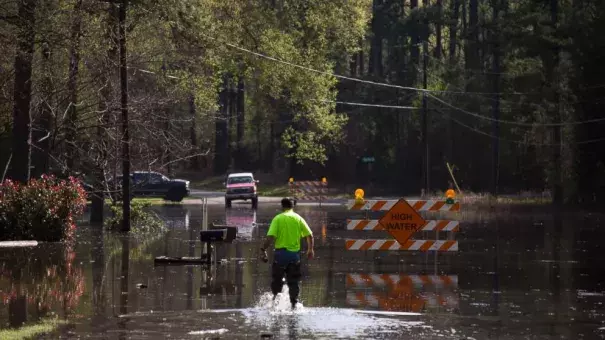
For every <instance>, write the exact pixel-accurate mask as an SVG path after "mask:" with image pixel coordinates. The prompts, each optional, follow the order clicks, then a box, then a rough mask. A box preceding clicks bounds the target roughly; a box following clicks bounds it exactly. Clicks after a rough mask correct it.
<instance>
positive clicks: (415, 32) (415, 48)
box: [409, 0, 420, 85]
mask: <svg viewBox="0 0 605 340" xmlns="http://www.w3.org/2000/svg"><path fill="white" fill-rule="evenodd" d="M410 9H411V11H410V15H411V17H415V18H418V13H414V10H416V9H418V0H410ZM410 31H411V32H410V36H411V38H412V41H411V43H412V47H411V49H410V57H411V60H412V65H410V78H409V79H410V85H413V84H415V83H416V80H417V79H418V67H419V65H420V32H419V31H420V21H419V20H416V22H415V23H413V24H412V28H411V29H410Z"/></svg>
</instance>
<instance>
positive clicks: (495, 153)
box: [492, 1, 500, 196]
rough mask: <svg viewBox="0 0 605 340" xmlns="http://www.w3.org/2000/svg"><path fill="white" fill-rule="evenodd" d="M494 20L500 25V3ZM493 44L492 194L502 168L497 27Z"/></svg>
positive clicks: (493, 36)
mask: <svg viewBox="0 0 605 340" xmlns="http://www.w3.org/2000/svg"><path fill="white" fill-rule="evenodd" d="M493 11H494V12H493V17H492V18H493V22H494V23H495V25H498V16H499V11H500V8H499V3H498V1H496V2H494V8H493ZM492 39H493V41H494V45H493V49H494V51H493V65H492V70H493V72H494V77H493V79H494V84H493V86H494V103H493V107H492V109H493V115H494V121H493V124H492V128H493V130H494V137H493V139H492V195H494V196H497V195H498V182H499V178H498V177H499V170H500V31H499V28H498V27H497V26H496V28H494V29H493V31H492Z"/></svg>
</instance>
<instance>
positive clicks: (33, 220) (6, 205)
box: [0, 175, 86, 242]
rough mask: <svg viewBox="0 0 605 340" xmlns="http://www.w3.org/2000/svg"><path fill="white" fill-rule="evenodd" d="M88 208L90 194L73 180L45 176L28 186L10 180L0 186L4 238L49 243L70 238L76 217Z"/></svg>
mask: <svg viewBox="0 0 605 340" xmlns="http://www.w3.org/2000/svg"><path fill="white" fill-rule="evenodd" d="M85 206H86V192H85V191H84V188H83V187H82V185H81V184H80V182H79V181H78V180H77V179H75V178H73V177H70V178H69V180H59V179H57V178H55V177H54V176H46V175H43V176H42V178H40V179H32V180H30V181H29V183H28V184H27V185H23V184H19V183H15V182H13V181H11V180H6V181H4V182H3V183H1V184H0V238H1V239H3V240H37V241H47V242H56V241H60V240H64V239H66V238H70V237H71V236H72V235H73V232H74V230H75V228H76V224H75V217H76V216H78V215H79V214H81V213H82V212H83V211H84V207H85Z"/></svg>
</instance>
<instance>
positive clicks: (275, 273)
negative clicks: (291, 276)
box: [271, 261, 285, 300]
mask: <svg viewBox="0 0 605 340" xmlns="http://www.w3.org/2000/svg"><path fill="white" fill-rule="evenodd" d="M284 274H285V268H284V267H283V266H280V265H279V264H278V263H277V261H276V262H273V265H272V266H271V292H272V293H273V300H275V296H277V294H278V293H281V290H282V287H283V285H284V281H283V280H284Z"/></svg>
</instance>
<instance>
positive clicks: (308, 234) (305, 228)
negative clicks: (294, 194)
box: [300, 218, 315, 259]
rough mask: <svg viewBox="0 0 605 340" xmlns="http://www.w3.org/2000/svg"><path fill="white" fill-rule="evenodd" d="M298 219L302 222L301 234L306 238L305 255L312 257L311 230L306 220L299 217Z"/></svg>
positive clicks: (313, 252)
mask: <svg viewBox="0 0 605 340" xmlns="http://www.w3.org/2000/svg"><path fill="white" fill-rule="evenodd" d="M300 221H301V223H302V230H301V234H302V235H301V236H302V237H304V238H305V239H306V240H307V257H308V258H309V259H312V258H313V257H315V250H314V248H313V247H314V242H313V232H312V231H311V228H309V225H308V224H307V221H305V219H304V218H301V219H300Z"/></svg>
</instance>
